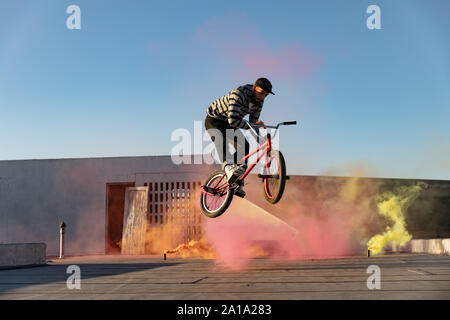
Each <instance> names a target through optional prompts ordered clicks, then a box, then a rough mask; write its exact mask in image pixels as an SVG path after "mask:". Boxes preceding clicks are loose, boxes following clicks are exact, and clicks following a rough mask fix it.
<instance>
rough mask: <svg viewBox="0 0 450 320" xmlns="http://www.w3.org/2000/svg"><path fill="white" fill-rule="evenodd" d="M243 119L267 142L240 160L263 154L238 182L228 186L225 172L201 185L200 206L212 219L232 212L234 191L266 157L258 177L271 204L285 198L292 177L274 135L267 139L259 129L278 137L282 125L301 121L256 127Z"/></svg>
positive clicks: (216, 174)
mask: <svg viewBox="0 0 450 320" xmlns="http://www.w3.org/2000/svg"><path fill="white" fill-rule="evenodd" d="M243 120H244V121H245V122H246V123H247V125H248V126H249V130H250V132H251V133H252V134H253V135H254V136H256V137H259V138H260V139H262V140H260V141H264V139H265V142H264V143H263V144H261V145H260V146H259V147H258V148H256V149H255V150H254V151H252V152H250V153H249V154H247V155H245V156H244V157H243V158H242V159H241V160H240V161H238V163H237V164H238V165H239V164H242V163H243V162H244V161H245V160H246V159H247V158H249V157H251V156H252V155H254V154H255V153H257V152H260V153H259V154H258V156H257V159H256V161H255V162H254V163H252V164H251V165H250V166H248V167H247V169H246V171H245V172H244V173H243V174H242V175H241V176H240V177H239V178H238V179H237V180H236V181H235V182H234V183H228V180H227V176H226V173H225V171H224V170H218V171H215V172H213V173H212V174H211V175H210V176H209V177H208V178H207V179H206V182H205V184H204V185H202V186H201V194H200V207H201V209H202V212H203V214H204V215H206V216H207V217H209V218H216V217H218V216H220V215H221V214H222V213H224V212H225V211H226V210H227V209H228V207H229V205H230V204H231V200H233V195H234V192H235V191H236V190H237V189H238V188H239V187H240V185H242V183H244V180H245V178H246V177H247V176H248V175H249V174H250V172H251V171H252V170H253V168H254V167H255V166H256V164H257V163H258V162H259V161H260V159H261V158H264V162H263V170H262V172H263V173H262V174H258V178H261V179H262V182H263V184H264V196H265V198H266V200H267V201H268V202H269V203H271V204H275V203H277V202H278V201H280V199H281V197H282V196H283V192H284V187H285V185H286V179H288V178H289V177H287V176H286V163H285V161H284V157H283V154H282V153H281V152H280V151H279V150H274V149H272V137H271V134H270V133H267V136H261V135H260V134H259V133H258V132H257V130H255V129H256V128H260V127H264V128H271V129H275V130H276V131H275V134H274V136H275V135H276V133H277V132H278V128H279V127H280V126H283V125H295V124H297V121H288V122H280V123H278V124H277V125H276V126H270V125H256V124H254V123H250V122H248V121H247V120H245V119H243Z"/></svg>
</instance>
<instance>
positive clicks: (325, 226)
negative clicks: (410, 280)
mask: <svg viewBox="0 0 450 320" xmlns="http://www.w3.org/2000/svg"><path fill="white" fill-rule="evenodd" d="M319 190H320V191H319ZM375 191H376V187H375V186H371V185H367V186H366V185H362V184H361V183H360V182H359V181H357V180H349V181H348V182H346V183H345V184H343V185H342V186H335V185H330V186H328V187H324V186H321V187H320V188H318V187H317V183H316V184H314V185H310V186H308V188H302V189H301V191H300V189H297V188H293V186H291V189H289V190H287V192H286V194H285V198H286V199H285V201H284V203H283V205H281V203H280V205H278V207H280V208H281V211H282V213H283V221H281V220H280V219H278V218H277V217H276V216H274V215H273V214H271V213H269V212H267V211H265V210H264V209H263V208H261V207H258V206H256V205H254V204H252V203H251V202H249V201H247V200H242V199H240V198H236V197H234V198H233V202H232V204H231V206H230V207H229V209H228V210H227V211H226V212H225V213H224V214H223V215H222V216H220V217H218V218H215V219H205V220H204V224H203V226H202V227H203V230H204V235H205V237H206V240H207V242H208V243H209V244H210V245H211V246H212V247H213V249H214V251H215V253H216V263H217V264H218V265H219V266H222V267H225V268H228V269H232V270H239V269H242V268H244V267H245V266H247V265H248V264H249V263H250V261H251V259H252V258H255V257H260V256H261V253H263V255H264V256H265V257H267V258H270V259H277V260H293V259H311V258H314V259H326V258H337V257H343V256H349V255H355V254H361V253H362V252H363V250H364V248H363V246H362V244H361V240H362V239H363V238H364V236H365V234H368V232H367V228H366V226H365V224H367V223H370V221H371V220H370V218H369V216H370V215H372V214H373V211H372V209H371V206H370V203H371V202H370V199H371V197H372V196H373V193H374V192H375ZM300 199H301V200H300ZM299 200H300V201H299ZM285 222H286V223H285ZM258 247H259V248H258Z"/></svg>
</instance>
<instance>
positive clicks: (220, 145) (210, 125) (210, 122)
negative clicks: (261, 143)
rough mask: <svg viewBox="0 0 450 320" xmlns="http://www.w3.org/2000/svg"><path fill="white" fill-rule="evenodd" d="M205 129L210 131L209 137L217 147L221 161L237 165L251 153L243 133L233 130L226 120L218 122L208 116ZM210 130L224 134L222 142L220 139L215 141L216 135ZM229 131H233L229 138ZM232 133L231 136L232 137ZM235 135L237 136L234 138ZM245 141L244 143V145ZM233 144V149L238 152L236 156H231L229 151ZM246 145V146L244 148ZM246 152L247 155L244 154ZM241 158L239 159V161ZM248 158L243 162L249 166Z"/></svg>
mask: <svg viewBox="0 0 450 320" xmlns="http://www.w3.org/2000/svg"><path fill="white" fill-rule="evenodd" d="M205 128H206V130H207V131H208V134H209V136H210V137H211V140H212V141H213V142H214V144H215V146H216V150H217V152H218V154H219V158H220V160H221V161H222V162H223V161H224V160H227V162H231V161H232V162H233V163H237V162H238V160H240V159H241V158H242V157H243V156H246V155H247V154H248V153H249V152H250V145H249V143H248V142H247V139H246V138H245V136H244V135H243V134H242V132H241V131H240V130H239V129H236V128H233V127H231V126H230V124H229V123H228V122H227V121H226V120H225V121H223V120H218V119H214V118H212V117H210V116H206V119H205ZM210 129H217V130H219V131H220V133H221V134H222V139H221V140H222V141H220V139H215V136H214V133H213V132H212V131H210ZM227 129H230V130H232V131H229V134H228V137H227ZM230 133H231V135H230ZM233 133H234V135H235V136H233ZM242 141H244V143H242ZM229 143H231V144H232V145H233V147H234V148H235V149H236V150H237V151H238V152H235V153H234V155H231V153H230V151H229V150H228V149H229V148H228V144H229ZM243 144H244V146H243ZM242 147H244V150H242ZM220 150H222V153H220ZM243 151H245V153H243ZM238 156H239V159H238ZM247 160H248V158H247V159H246V160H245V161H244V162H243V163H245V164H247Z"/></svg>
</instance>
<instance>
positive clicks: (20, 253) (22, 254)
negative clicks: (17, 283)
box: [0, 243, 46, 269]
mask: <svg viewBox="0 0 450 320" xmlns="http://www.w3.org/2000/svg"><path fill="white" fill-rule="evenodd" d="M45 249H46V246H45V243H11V244H0V269H2V268H5V267H6V268H10V267H19V266H30V265H42V264H45V256H46V255H45Z"/></svg>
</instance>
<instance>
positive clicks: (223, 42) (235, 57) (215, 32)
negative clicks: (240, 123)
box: [192, 14, 322, 82]
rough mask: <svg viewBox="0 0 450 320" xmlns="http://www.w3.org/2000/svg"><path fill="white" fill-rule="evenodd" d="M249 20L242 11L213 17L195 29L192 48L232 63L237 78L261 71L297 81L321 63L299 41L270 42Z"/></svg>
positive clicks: (257, 73)
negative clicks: (286, 42) (285, 42)
mask: <svg viewBox="0 0 450 320" xmlns="http://www.w3.org/2000/svg"><path fill="white" fill-rule="evenodd" d="M249 21H250V20H249V17H248V16H246V15H245V14H237V15H236V14H233V15H226V16H222V17H214V18H212V19H210V20H208V21H206V22H205V23H204V24H203V25H202V26H200V27H199V28H198V29H197V30H196V31H195V33H194V36H193V39H192V42H193V43H192V45H193V46H192V47H193V48H195V49H196V50H197V51H200V52H206V54H208V55H214V56H216V57H217V58H218V61H222V63H223V60H225V61H226V63H227V65H229V66H234V68H233V69H234V70H236V77H237V78H238V79H242V78H243V77H245V76H246V75H248V74H251V75H260V74H263V75H267V76H270V77H272V78H278V79H289V80H291V81H296V82H299V81H302V80H304V79H305V78H307V77H308V76H311V75H312V74H313V73H314V72H315V71H316V70H317V69H318V67H319V66H320V64H321V60H322V59H321V58H319V57H317V56H315V55H313V54H310V53H308V52H307V51H306V50H305V49H304V48H302V47H300V45H299V44H297V43H288V44H272V43H270V42H269V40H267V39H266V38H265V37H264V36H263V35H262V32H261V31H259V30H258V29H257V28H256V26H255V25H253V24H251V23H250V22H249ZM199 48H201V50H199ZM220 56H222V57H223V58H221V59H220V58H219V57H220Z"/></svg>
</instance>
